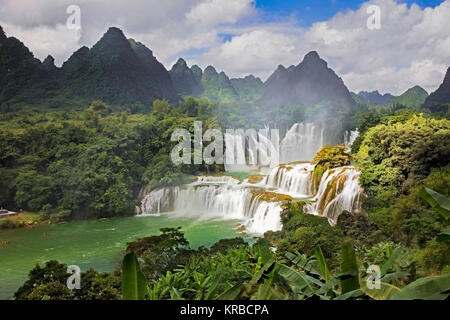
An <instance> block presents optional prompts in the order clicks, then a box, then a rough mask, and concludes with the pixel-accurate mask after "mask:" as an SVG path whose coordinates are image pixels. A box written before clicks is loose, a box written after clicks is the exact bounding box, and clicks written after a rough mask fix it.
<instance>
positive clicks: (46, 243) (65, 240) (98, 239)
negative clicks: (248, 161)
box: [0, 215, 250, 299]
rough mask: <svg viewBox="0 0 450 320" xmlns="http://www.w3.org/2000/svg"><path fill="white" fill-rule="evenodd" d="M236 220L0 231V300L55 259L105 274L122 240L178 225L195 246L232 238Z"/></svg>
mask: <svg viewBox="0 0 450 320" xmlns="http://www.w3.org/2000/svg"><path fill="white" fill-rule="evenodd" d="M237 222H239V221H230V220H228V221H224V220H206V221H205V220H203V221H201V220H198V219H192V218H171V217H169V216H167V215H161V216H158V217H148V216H147V217H127V218H113V219H106V220H97V221H77V222H69V223H64V224H54V225H47V226H42V227H37V228H33V229H16V230H0V242H1V241H5V240H6V241H9V243H8V244H6V245H0V299H9V298H12V296H13V294H14V292H15V291H16V290H17V289H18V287H20V286H21V285H22V284H23V282H24V281H25V280H26V278H27V275H28V272H29V271H30V270H31V269H32V268H33V267H34V266H35V265H36V263H40V264H42V263H44V262H45V261H48V260H52V259H55V260H58V261H59V262H63V263H66V264H68V265H78V266H79V267H80V268H81V270H82V271H85V270H86V269H88V268H90V267H92V268H94V269H96V270H98V271H108V272H109V271H113V270H115V269H116V268H117V267H118V266H119V265H120V259H121V256H122V253H123V250H124V249H125V247H126V243H127V242H130V241H133V240H135V239H137V238H140V237H145V236H149V235H154V234H159V229H160V228H163V227H178V226H181V227H182V230H183V231H185V235H186V238H187V239H188V240H189V242H190V245H191V247H193V248H197V247H199V246H202V245H204V246H211V245H212V244H213V243H214V242H216V241H218V240H220V239H223V238H231V237H236V236H238V235H239V234H238V233H237V232H236V231H235V230H234V228H235V225H236V223H237ZM248 239H250V237H248Z"/></svg>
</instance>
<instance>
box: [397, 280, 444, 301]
mask: <svg viewBox="0 0 450 320" xmlns="http://www.w3.org/2000/svg"><path fill="white" fill-rule="evenodd" d="M449 294H450V274H443V275H439V276H430V277H426V278H421V279H418V280H416V281H414V282H412V283H410V284H408V285H407V286H406V287H404V288H402V289H401V291H400V292H399V293H397V294H395V295H393V296H391V297H390V299H391V300H444V299H446V298H447V297H448V296H449Z"/></svg>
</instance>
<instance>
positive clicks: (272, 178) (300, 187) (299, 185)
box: [262, 162, 314, 198]
mask: <svg viewBox="0 0 450 320" xmlns="http://www.w3.org/2000/svg"><path fill="white" fill-rule="evenodd" d="M313 172H314V165H312V164H311V163H309V162H306V163H299V164H287V165H281V166H278V167H276V168H273V169H272V170H271V171H270V172H269V174H268V175H267V176H266V178H265V179H264V180H263V181H262V184H265V185H268V186H270V187H274V188H276V189H278V192H280V193H285V194H288V195H290V196H293V197H295V198H307V197H312V196H313V185H312V183H313Z"/></svg>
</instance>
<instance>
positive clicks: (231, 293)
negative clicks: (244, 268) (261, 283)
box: [216, 283, 245, 300]
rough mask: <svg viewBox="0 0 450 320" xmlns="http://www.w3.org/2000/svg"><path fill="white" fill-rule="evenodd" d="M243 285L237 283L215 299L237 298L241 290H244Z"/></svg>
mask: <svg viewBox="0 0 450 320" xmlns="http://www.w3.org/2000/svg"><path fill="white" fill-rule="evenodd" d="M244 289H245V286H244V284H242V283H239V284H237V285H235V286H233V287H231V288H230V289H228V290H227V291H225V292H224V293H222V294H221V295H220V296H218V297H217V298H216V300H237V299H238V298H239V297H240V295H241V294H242V292H243V291H244Z"/></svg>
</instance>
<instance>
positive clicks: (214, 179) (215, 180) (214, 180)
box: [193, 176, 239, 185]
mask: <svg viewBox="0 0 450 320" xmlns="http://www.w3.org/2000/svg"><path fill="white" fill-rule="evenodd" d="M238 183H239V180H238V179H236V178H234V177H230V176H199V177H198V178H197V181H196V182H194V183H193V185H198V184H238Z"/></svg>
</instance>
